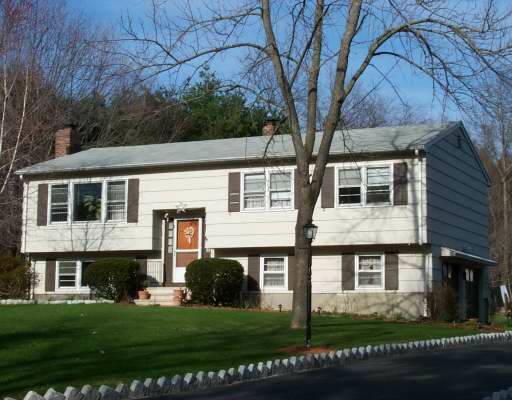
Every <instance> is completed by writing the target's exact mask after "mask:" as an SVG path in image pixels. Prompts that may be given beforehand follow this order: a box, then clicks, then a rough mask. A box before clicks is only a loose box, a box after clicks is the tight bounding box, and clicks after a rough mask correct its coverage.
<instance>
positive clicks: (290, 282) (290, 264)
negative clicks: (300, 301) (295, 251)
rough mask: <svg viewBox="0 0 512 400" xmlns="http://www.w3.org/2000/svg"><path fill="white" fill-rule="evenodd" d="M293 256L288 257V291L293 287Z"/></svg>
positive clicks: (294, 271)
mask: <svg viewBox="0 0 512 400" xmlns="http://www.w3.org/2000/svg"><path fill="white" fill-rule="evenodd" d="M295 274H296V269H295V256H288V290H293V286H294V285H295Z"/></svg>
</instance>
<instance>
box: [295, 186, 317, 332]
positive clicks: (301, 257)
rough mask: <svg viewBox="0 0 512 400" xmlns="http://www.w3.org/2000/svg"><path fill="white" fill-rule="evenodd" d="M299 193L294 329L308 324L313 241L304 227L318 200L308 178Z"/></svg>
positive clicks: (311, 219)
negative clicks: (306, 234) (305, 232)
mask: <svg viewBox="0 0 512 400" xmlns="http://www.w3.org/2000/svg"><path fill="white" fill-rule="evenodd" d="M301 178H302V177H299V182H301V185H300V186H301V188H300V194H299V200H298V201H299V210H298V213H297V222H296V225H295V268H296V270H295V271H296V272H295V282H294V285H293V312H292V322H291V328H292V329H303V328H305V326H306V318H307V313H306V311H307V310H306V299H307V297H306V296H307V290H308V282H307V278H308V264H309V257H310V253H311V241H309V240H307V239H306V238H305V237H304V230H303V227H304V225H306V224H310V223H311V222H312V221H313V209H314V205H315V202H316V201H312V193H311V185H310V184H309V182H308V180H307V179H304V180H303V179H301Z"/></svg>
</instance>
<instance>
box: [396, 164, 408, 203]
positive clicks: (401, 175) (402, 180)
mask: <svg viewBox="0 0 512 400" xmlns="http://www.w3.org/2000/svg"><path fill="white" fill-rule="evenodd" d="M407 169H408V166H407V163H406V162H401V163H396V164H394V165H393V204H394V205H396V206H405V205H407V202H408V193H407V184H408V180H407Z"/></svg>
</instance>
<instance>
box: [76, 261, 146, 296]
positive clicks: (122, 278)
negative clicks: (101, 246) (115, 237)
mask: <svg viewBox="0 0 512 400" xmlns="http://www.w3.org/2000/svg"><path fill="white" fill-rule="evenodd" d="M138 268H139V264H138V263H137V262H136V261H134V260H130V259H126V258H105V259H103V260H98V261H96V262H94V263H92V264H91V265H90V266H89V267H88V268H87V270H86V271H85V283H86V285H88V286H89V287H90V288H91V289H92V290H93V291H94V292H95V293H96V294H97V295H98V296H99V297H101V298H104V299H108V300H114V301H115V302H120V301H123V300H126V299H127V298H128V297H135V291H136V289H137V281H138V277H137V270H138Z"/></svg>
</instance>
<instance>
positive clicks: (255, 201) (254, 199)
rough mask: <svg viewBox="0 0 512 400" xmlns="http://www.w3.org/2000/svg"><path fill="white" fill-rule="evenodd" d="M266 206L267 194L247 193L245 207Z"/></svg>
mask: <svg viewBox="0 0 512 400" xmlns="http://www.w3.org/2000/svg"><path fill="white" fill-rule="evenodd" d="M264 207H265V195H264V194H261V195H247V194H246V195H245V196H244V208H264Z"/></svg>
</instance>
